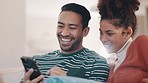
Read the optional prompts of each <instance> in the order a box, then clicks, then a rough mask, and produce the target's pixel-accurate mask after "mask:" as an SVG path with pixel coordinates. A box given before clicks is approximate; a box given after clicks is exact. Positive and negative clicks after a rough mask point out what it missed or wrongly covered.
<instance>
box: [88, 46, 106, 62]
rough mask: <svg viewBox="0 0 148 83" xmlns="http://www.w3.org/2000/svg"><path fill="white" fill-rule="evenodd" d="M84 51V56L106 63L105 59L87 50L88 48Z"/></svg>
mask: <svg viewBox="0 0 148 83" xmlns="http://www.w3.org/2000/svg"><path fill="white" fill-rule="evenodd" d="M85 49H86V55H87V56H88V57H90V58H94V59H99V60H103V61H106V59H105V57H103V56H101V55H100V54H99V53H97V52H96V51H94V50H89V49H88V48H85Z"/></svg>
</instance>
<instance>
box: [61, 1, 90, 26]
mask: <svg viewBox="0 0 148 83" xmlns="http://www.w3.org/2000/svg"><path fill="white" fill-rule="evenodd" d="M63 11H72V12H75V13H78V14H79V15H81V17H82V25H83V29H84V28H86V27H87V26H88V23H89V20H90V19H91V16H90V12H89V11H88V10H87V9H86V8H85V7H84V6H82V5H79V4H76V3H68V4H65V5H64V6H63V7H62V8H61V12H63Z"/></svg>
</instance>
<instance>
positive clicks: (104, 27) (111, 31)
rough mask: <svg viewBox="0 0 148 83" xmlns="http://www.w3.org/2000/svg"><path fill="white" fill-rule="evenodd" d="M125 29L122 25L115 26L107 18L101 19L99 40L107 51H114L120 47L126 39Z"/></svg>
mask: <svg viewBox="0 0 148 83" xmlns="http://www.w3.org/2000/svg"><path fill="white" fill-rule="evenodd" d="M123 32H125V29H124V28H123V27H116V26H114V25H112V24H111V23H110V22H109V21H108V20H102V21H101V23H100V40H101V42H102V43H103V45H104V47H105V48H106V49H107V51H108V53H116V52H117V51H118V50H120V49H121V48H122V46H123V45H124V44H125V42H126V41H127V40H128V38H129V37H127V35H126V34H124V33H123Z"/></svg>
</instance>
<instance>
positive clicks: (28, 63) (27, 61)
mask: <svg viewBox="0 0 148 83" xmlns="http://www.w3.org/2000/svg"><path fill="white" fill-rule="evenodd" d="M21 61H22V63H23V66H24V68H25V71H26V72H27V71H29V69H31V68H33V69H34V72H33V73H32V75H31V76H30V80H33V79H34V78H36V77H38V76H40V75H41V72H40V70H39V68H38V66H37V64H36V61H35V60H33V59H32V57H26V56H22V57H21Z"/></svg>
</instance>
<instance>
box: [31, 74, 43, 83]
mask: <svg viewBox="0 0 148 83" xmlns="http://www.w3.org/2000/svg"><path fill="white" fill-rule="evenodd" d="M43 79H44V76H43V75H40V76H39V77H37V78H35V79H33V80H31V82H32V83H38V82H40V81H43ZM41 83H42V82H41Z"/></svg>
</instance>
